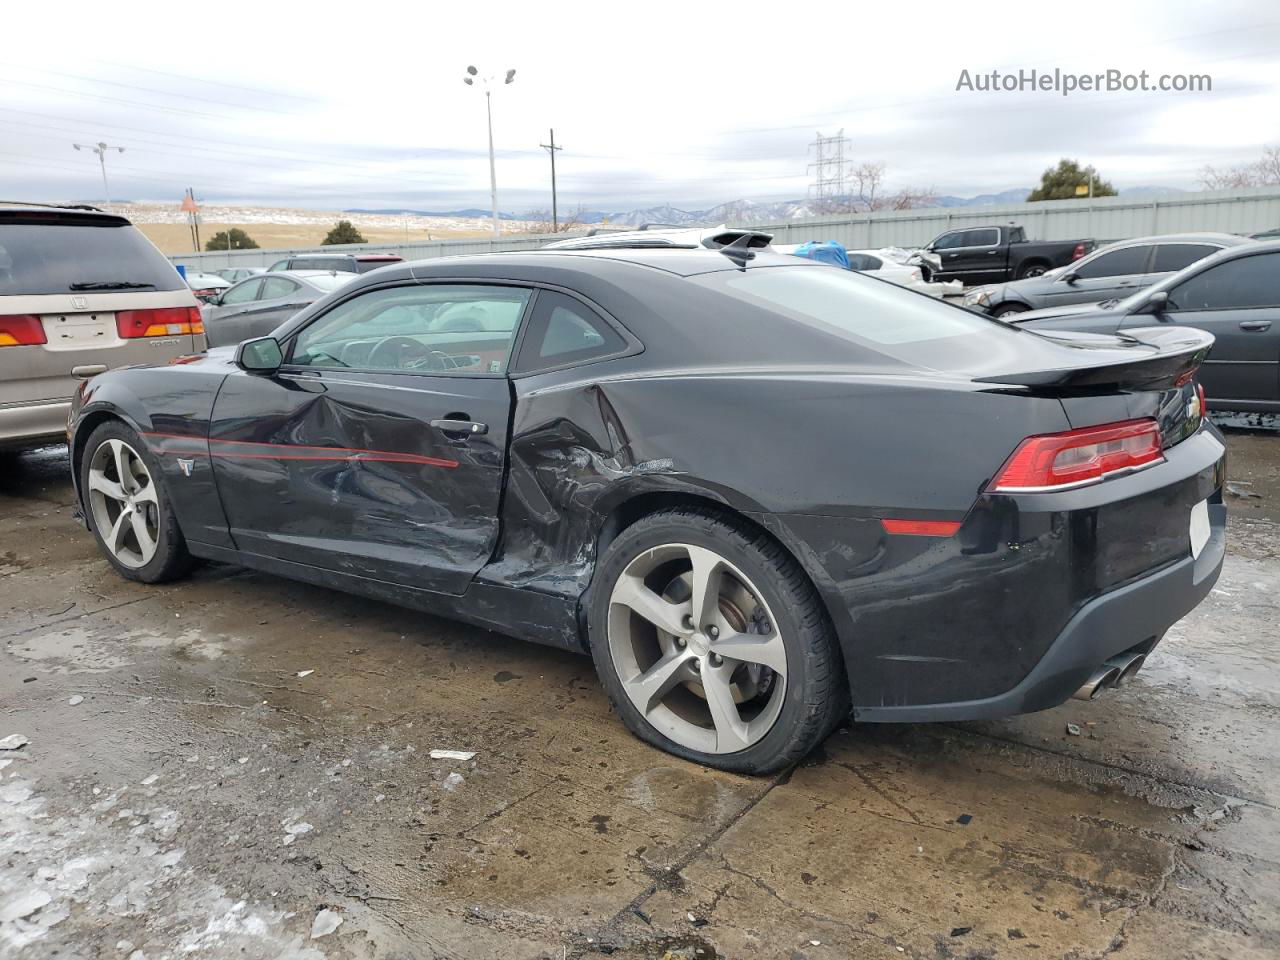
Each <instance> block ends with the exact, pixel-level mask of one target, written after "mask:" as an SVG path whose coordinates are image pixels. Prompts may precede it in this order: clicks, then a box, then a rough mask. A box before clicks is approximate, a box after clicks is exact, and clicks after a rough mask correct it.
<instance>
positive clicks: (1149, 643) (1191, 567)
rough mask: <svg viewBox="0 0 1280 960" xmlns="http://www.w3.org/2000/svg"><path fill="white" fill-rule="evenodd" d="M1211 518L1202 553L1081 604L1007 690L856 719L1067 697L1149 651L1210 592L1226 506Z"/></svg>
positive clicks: (980, 711)
mask: <svg viewBox="0 0 1280 960" xmlns="http://www.w3.org/2000/svg"><path fill="white" fill-rule="evenodd" d="M1209 520H1210V530H1211V532H1210V536H1209V542H1208V543H1206V544H1205V546H1204V549H1203V550H1202V551H1201V552H1200V556H1199V557H1195V558H1192V557H1189V556H1188V557H1186V558H1184V559H1182V560H1179V561H1177V562H1176V563H1174V564H1173V565H1172V566H1169V567H1166V568H1164V569H1163V570H1160V571H1158V572H1157V573H1153V574H1151V575H1149V576H1146V577H1143V578H1141V579H1139V580H1135V581H1134V582H1132V583H1129V584H1127V585H1125V586H1123V587H1118V588H1117V589H1115V590H1112V591H1111V592H1109V593H1106V594H1103V595H1102V596H1100V597H1097V598H1095V599H1094V600H1092V601H1090V602H1089V603H1087V604H1085V605H1084V607H1082V608H1081V609H1080V610H1079V611H1077V613H1076V614H1075V616H1073V617H1072V618H1071V620H1070V621H1069V622H1068V623H1067V625H1066V627H1065V628H1064V629H1063V631H1062V632H1061V633H1060V634H1058V638H1057V639H1056V640H1055V641H1054V642H1053V643H1052V645H1051V646H1050V647H1049V649H1048V651H1047V652H1046V653H1045V655H1044V657H1043V658H1042V659H1041V660H1040V662H1039V663H1037V664H1036V666H1035V667H1034V668H1033V669H1032V670H1031V672H1030V673H1028V674H1027V675H1026V677H1024V678H1023V679H1022V681H1021V682H1020V683H1019V684H1018V685H1017V686H1015V687H1014V688H1013V689H1012V690H1009V691H1007V692H1006V693H1002V694H1000V695H998V696H994V697H986V698H984V699H981V700H961V701H956V702H952V703H929V704H921V705H915V706H886V707H860V708H858V709H857V710H855V711H854V716H855V718H856V719H858V720H860V721H864V722H869V723H903V722H906V723H919V722H927V721H939V720H980V719H987V718H991V717H1005V716H1010V715H1012V714H1017V713H1031V712H1033V711H1036V710H1045V709H1048V708H1049V707H1056V706H1057V705H1058V704H1060V703H1064V702H1066V700H1068V699H1069V698H1070V697H1071V695H1072V694H1073V693H1075V692H1076V690H1078V689H1079V688H1080V687H1081V685H1082V684H1084V682H1085V681H1086V680H1088V679H1089V675H1090V674H1091V673H1092V672H1093V671H1094V669H1095V668H1096V667H1098V666H1099V665H1100V664H1101V663H1102V662H1103V661H1104V660H1106V659H1108V658H1109V657H1113V656H1115V655H1116V654H1119V653H1123V652H1124V651H1126V650H1129V649H1130V648H1132V647H1136V646H1138V645H1139V644H1143V645H1145V646H1144V650H1143V652H1146V651H1147V650H1149V649H1150V648H1151V647H1154V646H1155V644H1156V643H1158V642H1159V640H1160V638H1161V637H1162V636H1163V635H1164V632H1165V631H1166V630H1168V629H1169V628H1170V627H1171V626H1173V625H1174V624H1175V623H1177V622H1178V621H1179V620H1181V619H1182V618H1183V617H1184V616H1186V615H1187V614H1188V613H1190V612H1191V611H1192V610H1194V609H1195V607H1196V606H1197V605H1198V604H1199V603H1200V601H1201V600H1203V599H1204V598H1205V597H1206V596H1208V594H1209V591H1210V590H1211V589H1212V588H1213V585H1214V583H1216V582H1217V580H1218V574H1220V573H1221V572H1222V561H1223V558H1224V557H1225V556H1226V530H1227V508H1226V507H1225V506H1224V505H1223V504H1221V503H1217V504H1210V505H1209Z"/></svg>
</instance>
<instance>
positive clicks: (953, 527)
mask: <svg viewBox="0 0 1280 960" xmlns="http://www.w3.org/2000/svg"><path fill="white" fill-rule="evenodd" d="M880 526H882V527H884V532H885V533H894V534H897V535H898V536H904V537H953V536H955V534H956V531H957V530H959V529H960V524H959V522H952V521H949V520H888V519H881V521H880Z"/></svg>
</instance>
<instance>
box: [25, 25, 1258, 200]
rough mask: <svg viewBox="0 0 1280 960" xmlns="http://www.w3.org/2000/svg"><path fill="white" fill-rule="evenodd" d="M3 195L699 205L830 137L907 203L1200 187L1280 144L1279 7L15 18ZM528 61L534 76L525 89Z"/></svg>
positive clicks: (773, 173) (737, 190)
mask: <svg viewBox="0 0 1280 960" xmlns="http://www.w3.org/2000/svg"><path fill="white" fill-rule="evenodd" d="M4 20H5V31H4V32H5V35H6V40H7V42H6V43H5V44H4V45H3V50H2V51H0V80H3V85H2V86H0V198H16V199H39V200H45V199H48V200H73V199H87V200H96V199H100V198H101V196H102V188H101V179H100V176H99V171H98V168H97V161H96V158H95V157H93V156H92V155H91V154H86V153H84V152H80V153H77V152H75V151H74V150H73V149H72V146H71V144H72V142H73V141H80V142H96V141H99V140H105V141H106V142H108V143H109V144H112V145H119V146H123V147H125V148H126V152H125V153H124V154H116V153H112V154H111V156H110V157H109V158H108V161H107V162H108V173H109V175H110V177H111V192H112V195H113V197H115V198H118V199H131V200H153V201H168V200H172V201H174V202H177V201H178V200H179V199H180V198H181V194H182V191H183V190H184V189H185V188H186V187H187V186H188V185H190V186H193V187H195V190H196V194H197V196H198V197H201V198H203V199H205V200H206V201H209V202H221V201H230V202H243V203H257V204H269V205H283V206H296V207H312V208H351V207H411V208H418V209H440V210H448V209H456V208H461V207H473V206H475V207H487V206H488V200H489V196H488V193H489V191H488V188H489V170H488V163H487V142H486V133H485V110H484V96H483V94H482V93H481V92H480V91H479V90H478V89H476V88H473V87H467V86H465V85H464V84H463V82H462V77H463V74H464V70H465V68H466V66H467V65H468V64H469V63H474V64H475V65H476V66H478V67H479V68H480V70H481V74H482V75H483V74H486V73H494V74H498V75H499V81H498V88H497V89H496V90H495V92H494V96H493V112H494V137H495V141H496V146H497V152H498V190H499V206H500V207H501V208H502V209H503V210H511V211H525V210H529V209H531V208H536V207H548V206H549V205H550V198H549V179H550V178H549V171H548V161H547V154H546V151H544V150H542V149H541V148H540V147H539V144H540V143H545V142H546V139H547V129H548V128H549V127H554V128H555V131H556V140H557V141H558V142H562V143H563V144H564V150H563V152H561V153H560V154H559V155H558V157H557V169H558V174H559V187H560V195H561V206H562V208H567V207H570V206H573V205H576V204H579V203H581V204H583V205H585V206H587V207H589V208H594V209H614V210H627V209H632V208H636V207H641V206H649V205H652V204H656V203H662V202H666V201H669V202H671V203H673V204H675V205H676V206H682V207H686V208H690V207H703V206H710V205H712V204H715V203H719V202H723V201H727V200H734V199H738V198H751V199H760V200H763V199H789V198H798V197H803V196H805V194H806V191H807V189H808V187H809V184H810V181H811V175H810V173H809V171H808V169H807V164H808V163H809V162H810V161H811V160H812V159H813V157H812V153H811V150H810V148H809V145H810V144H811V143H812V141H813V139H814V135H815V133H816V132H818V131H821V132H823V133H827V134H831V133H835V132H836V131H837V130H839V129H840V128H843V129H844V133H845V135H846V136H847V137H848V138H849V144H848V151H849V155H850V156H851V157H853V158H856V159H857V160H867V161H880V162H883V163H885V164H886V166H887V181H888V186H889V188H890V189H895V188H900V187H907V186H911V187H924V188H933V189H934V190H936V191H937V192H938V193H941V194H956V195H960V196H968V195H973V194H977V193H984V192H997V191H1000V190H1004V189H1008V188H1012V187H1024V186H1030V185H1032V184H1034V183H1035V182H1036V180H1037V179H1038V176H1039V174H1040V172H1041V171H1042V170H1043V169H1044V168H1045V167H1046V166H1048V165H1050V164H1052V163H1054V162H1055V161H1056V160H1057V159H1058V158H1059V157H1062V156H1070V157H1077V158H1079V159H1080V160H1081V161H1084V162H1092V163H1095V164H1096V165H1097V166H1098V168H1099V170H1100V172H1101V173H1102V175H1103V176H1105V177H1108V178H1109V179H1111V180H1112V181H1113V182H1114V183H1115V184H1116V185H1117V186H1118V187H1132V186H1146V185H1160V186H1172V187H1181V188H1184V189H1196V188H1197V183H1196V175H1197V172H1198V171H1199V169H1200V168H1201V167H1203V166H1204V165H1205V164H1206V163H1212V164H1217V165H1229V164H1233V163H1238V162H1244V161H1247V160H1250V159H1253V158H1255V157H1256V156H1258V155H1260V154H1261V152H1262V148H1263V146H1264V145H1266V144H1278V143H1280V70H1278V69H1277V67H1278V66H1280V8H1278V7H1277V6H1276V4H1275V3H1274V0H1252V2H1242V0H1216V2H1214V3H1212V4H1208V3H1203V2H1199V0H1196V2H1188V0H1178V2H1173V0H1159V2H1149V3H1148V2H1136V3H1117V2H1115V0H1110V2H1105V3H1094V2H1076V3H1073V4H1071V5H1070V7H1063V6H1062V5H1060V4H1049V5H1044V4H1030V3H1027V2H1025V0H1021V2H1004V0H999V2H995V0H990V2H988V3H985V4H979V5H973V4H963V3H956V2H951V3H947V4H941V3H939V4H935V5H930V4H928V3H924V2H921V0H916V2H913V3H909V4H904V3H895V4H875V5H872V4H854V3H848V4H841V5H833V4H821V5H816V4H795V3H785V2H773V3H769V4H763V3H761V4H754V3H747V2H743V0H738V2H729V0H720V2H706V0H704V2H699V3H695V2H689V0H682V2H679V3H667V2H657V0H649V2H646V3H643V4H621V3H616V2H608V0H595V2H592V3H558V2H550V0H541V2H529V0H525V2H521V3H508V2H505V0H487V2H482V3H454V4H441V3H430V2H428V3H423V2H421V0H419V2H416V3H406V2H400V0H380V2H377V3H370V4H366V5H361V4H351V3H343V4H332V5H328V4H315V3H312V4H271V3H265V2H258V3H253V4H248V3H243V4H242V3H238V2H229V0H228V2H221V3H217V4H207V5H206V4H200V5H194V4H172V3H166V4H160V3H150V2H133V3H111V4H102V3H100V2H97V0H95V2H81V0H55V2H47V3H43V4H41V3H22V4H10V5H8V6H7V7H6V10H5V13H4ZM508 68H515V69H516V70H517V75H516V79H515V82H514V83H513V84H512V85H510V86H503V85H502V84H501V74H502V73H503V72H505V71H506V70H507V69H508ZM1019 68H1027V69H1030V68H1037V69H1039V70H1042V71H1044V70H1048V71H1052V70H1053V69H1054V68H1060V69H1062V70H1064V71H1073V72H1077V73H1091V72H1095V71H1101V70H1106V69H1107V68H1116V69H1120V70H1123V71H1126V72H1134V73H1136V72H1138V71H1140V70H1144V69H1145V70H1148V71H1150V72H1151V73H1152V75H1153V76H1158V75H1159V74H1162V73H1194V74H1204V73H1207V74H1210V75H1211V76H1212V78H1213V90H1212V92H1210V93H1076V94H1074V95H1073V96H1070V97H1066V98H1064V97H1062V96H1061V95H1060V94H1057V93H1051V92H1038V93H969V92H957V91H956V89H955V88H956V83H957V79H958V78H959V76H960V71H961V70H962V69H968V70H969V71H971V73H975V74H976V73H978V72H989V71H990V70H992V69H1000V70H1017V69H1019Z"/></svg>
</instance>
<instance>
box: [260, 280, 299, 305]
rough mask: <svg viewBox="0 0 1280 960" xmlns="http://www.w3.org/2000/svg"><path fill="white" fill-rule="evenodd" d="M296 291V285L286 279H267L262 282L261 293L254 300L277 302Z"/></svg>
mask: <svg viewBox="0 0 1280 960" xmlns="http://www.w3.org/2000/svg"><path fill="white" fill-rule="evenodd" d="M297 289H298V285H297V284H296V283H294V282H293V281H292V280H290V279H289V278H288V277H267V278H266V279H265V280H263V281H262V292H261V293H260V294H258V295H257V296H256V297H255V298H254V299H255V300H278V299H279V298H280V297H287V296H289V295H290V294H291V293H293V292H294V291H295V290H297Z"/></svg>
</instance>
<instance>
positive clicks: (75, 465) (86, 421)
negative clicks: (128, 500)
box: [67, 402, 142, 522]
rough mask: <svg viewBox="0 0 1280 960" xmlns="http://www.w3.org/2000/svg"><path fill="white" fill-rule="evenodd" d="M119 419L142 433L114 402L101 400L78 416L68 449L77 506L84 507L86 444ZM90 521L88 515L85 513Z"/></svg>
mask: <svg viewBox="0 0 1280 960" xmlns="http://www.w3.org/2000/svg"><path fill="white" fill-rule="evenodd" d="M112 420H118V421H120V422H121V423H123V424H125V425H126V426H128V427H130V428H131V429H133V430H136V431H137V432H139V433H141V432H142V428H141V427H140V426H139V425H138V423H137V421H135V420H134V419H133V418H132V417H130V416H129V415H128V414H127V413H125V412H124V411H123V410H121V409H120V408H119V407H117V406H116V405H115V404H113V403H105V402H100V403H96V404H93V405H92V406H89V407H86V408H84V409H82V410H81V411H80V412H79V414H78V415H77V417H76V422H75V428H74V430H73V432H72V434H71V437H70V438H69V439H70V442H69V444H68V449H67V457H68V459H69V460H70V463H71V482H72V485H73V487H74V489H75V493H76V506H77V507H79V508H80V509H81V510H82V511H83V509H84V491H83V490H81V489H80V463H81V460H82V458H83V457H84V449H85V445H86V444H87V443H88V442H89V437H90V436H91V435H92V434H93V431H95V430H97V429H98V427H100V426H102V425H103V424H104V423H109V422H110V421H112ZM85 519H86V522H88V515H87V514H86V515H85Z"/></svg>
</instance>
